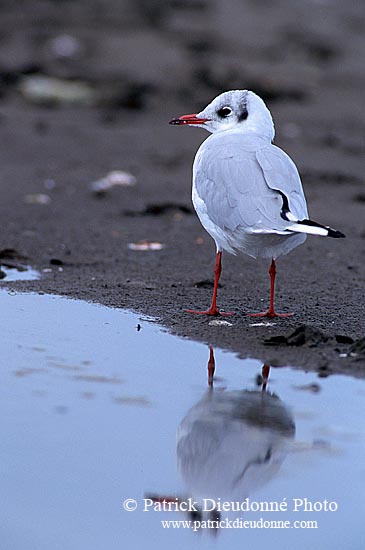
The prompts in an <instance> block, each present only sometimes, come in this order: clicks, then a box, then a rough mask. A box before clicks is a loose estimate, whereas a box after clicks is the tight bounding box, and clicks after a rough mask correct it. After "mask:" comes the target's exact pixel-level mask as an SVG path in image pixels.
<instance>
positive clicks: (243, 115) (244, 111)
mask: <svg viewBox="0 0 365 550" xmlns="http://www.w3.org/2000/svg"><path fill="white" fill-rule="evenodd" d="M247 117H248V111H247V107H246V104H245V103H244V104H243V105H242V107H241V111H240V113H239V115H238V117H237V118H238V121H239V122H242V120H246V118H247Z"/></svg>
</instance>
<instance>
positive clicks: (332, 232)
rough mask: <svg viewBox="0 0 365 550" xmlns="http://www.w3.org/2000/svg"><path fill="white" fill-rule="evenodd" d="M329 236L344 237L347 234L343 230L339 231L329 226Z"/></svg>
mask: <svg viewBox="0 0 365 550" xmlns="http://www.w3.org/2000/svg"><path fill="white" fill-rule="evenodd" d="M328 236H329V237H333V238H334V239H344V238H345V237H346V235H344V234H343V233H341V231H337V229H331V227H329V228H328Z"/></svg>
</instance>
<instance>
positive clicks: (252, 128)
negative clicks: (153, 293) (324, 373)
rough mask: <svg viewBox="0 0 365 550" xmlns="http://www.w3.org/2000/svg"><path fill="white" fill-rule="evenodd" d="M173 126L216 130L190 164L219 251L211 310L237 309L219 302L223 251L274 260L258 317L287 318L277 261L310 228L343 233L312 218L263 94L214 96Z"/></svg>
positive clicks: (200, 209) (199, 206)
mask: <svg viewBox="0 0 365 550" xmlns="http://www.w3.org/2000/svg"><path fill="white" fill-rule="evenodd" d="M170 124H177V125H186V124H188V125H190V126H198V127H201V128H205V129H206V130H208V132H211V133H212V135H211V136H209V137H208V139H206V140H205V141H204V142H203V143H202V145H201V146H200V147H199V149H198V152H197V154H196V156H195V160H194V165H193V189H192V199H193V204H194V208H195V210H196V213H197V214H198V217H199V219H200V221H201V223H202V225H203V227H204V228H205V229H206V231H207V232H208V233H209V234H210V235H211V236H212V237H213V239H214V241H215V244H216V249H217V255H216V262H215V268H214V275H215V276H214V290H213V298H212V304H211V306H210V308H209V309H208V310H206V311H195V310H187V311H189V312H190V313H199V314H207V315H232V313H223V312H220V311H219V309H218V308H217V303H216V300H217V290H218V282H219V277H220V274H221V270H222V251H223V250H226V251H227V252H230V253H231V254H236V253H237V252H243V253H245V254H248V255H249V256H252V257H253V258H271V265H270V269H269V273H270V280H271V285H270V306H269V309H268V310H267V311H265V312H263V313H254V314H251V315H253V316H265V317H286V316H290V315H293V314H292V313H283V314H279V313H276V312H275V309H274V288H275V275H276V264H275V260H276V259H277V258H278V257H279V256H280V255H282V254H287V253H288V252H290V251H291V250H293V248H295V247H296V246H298V245H300V244H302V243H303V242H304V241H305V239H306V236H307V234H308V235H320V236H324V237H327V236H328V237H336V238H339V237H344V236H345V235H344V234H343V233H341V232H340V231H336V230H334V229H331V228H330V227H327V226H324V225H321V224H319V223H317V222H314V221H312V220H310V219H308V212H307V204H306V200H305V196H304V192H303V188H302V184H301V181H300V176H299V174H298V170H297V168H296V166H295V164H294V162H293V161H292V160H291V158H290V157H289V156H288V155H287V154H286V153H284V151H282V150H281V149H279V148H278V147H276V146H275V145H273V144H272V141H273V139H274V135H275V131H274V123H273V120H272V117H271V114H270V111H269V110H268V108H267V107H266V105H265V103H264V102H263V100H262V99H261V98H260V97H259V96H258V95H256V94H255V93H254V92H251V91H248V90H232V91H229V92H225V93H223V94H221V95H219V96H218V97H216V98H215V99H214V100H213V101H212V102H211V103H210V104H209V105H208V106H207V107H206V108H205V109H203V111H201V112H200V113H198V114H191V115H183V116H181V117H179V118H175V119H173V120H171V121H170Z"/></svg>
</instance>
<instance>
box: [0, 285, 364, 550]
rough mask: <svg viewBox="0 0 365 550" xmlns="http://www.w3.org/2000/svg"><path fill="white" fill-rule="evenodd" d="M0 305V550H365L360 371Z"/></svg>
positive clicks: (86, 307) (31, 299)
mask: <svg viewBox="0 0 365 550" xmlns="http://www.w3.org/2000/svg"><path fill="white" fill-rule="evenodd" d="M0 311H1V359H2V366H1V384H0V418H1V421H0V441H1V457H2V458H1V468H0V509H1V516H2V521H1V524H0V540H1V548H2V549H4V550H24V549H27V550H33V549H34V550H61V549H62V550H84V549H85V550H94V549H95V550H97V549H98V550H99V549H100V548H107V549H108V550H117V549H122V548H130V549H136V550H137V549H140V548H151V549H153V550H154V549H156V550H157V549H159V550H161V549H162V550H163V549H166V550H167V549H168V550H171V548H174V549H186V548H189V549H192V548H199V549H202V550H203V549H208V548H209V549H210V548H217V549H220V548H227V547H231V548H250V549H251V548H255V549H260V548H270V549H271V550H275V549H279V548H280V549H281V550H282V549H284V550H285V549H286V548H290V547H292V546H295V549H296V550H301V549H307V548H314V549H317V548H321V549H331V550H333V549H339V550H340V549H341V550H343V548H345V547H347V548H349V549H352V550H357V549H359V550H360V548H363V547H364V546H363V545H364V542H363V540H364V534H365V533H364V531H365V528H364V522H363V511H364V501H363V498H364V479H365V460H364V459H365V425H364V420H363V415H364V410H365V383H364V382H363V381H361V380H355V379H352V378H350V377H344V376H332V377H329V378H318V377H317V376H316V375H315V374H313V373H304V372H302V371H297V370H293V369H290V368H281V369H274V368H271V369H270V368H269V366H268V365H265V366H264V368H263V363H262V362H261V361H258V360H254V359H247V360H240V359H238V358H236V357H235V356H234V355H233V354H231V353H227V352H223V351H220V350H214V352H213V350H210V349H209V348H208V347H207V346H204V345H202V344H198V343H195V342H191V341H188V340H184V339H179V338H177V337H173V336H171V335H169V334H167V333H166V332H164V331H163V330H162V329H161V328H160V327H159V326H157V325H156V324H155V323H153V322H152V320H147V319H142V320H141V318H140V317H139V316H138V315H136V314H134V313H130V312H124V311H121V310H115V309H111V308H106V307H102V306H98V305H94V304H89V303H85V302H81V301H76V300H68V299H65V298H60V297H54V296H39V295H35V294H14V293H9V292H7V291H6V290H4V289H3V290H1V291H0ZM212 330H229V328H227V327H212ZM214 369H215V372H214V375H213V371H214ZM262 375H263V376H264V378H262ZM267 377H268V380H266V378H267ZM265 503H266V504H265ZM264 506H269V508H266V509H264V508H263V507H264ZM270 506H271V508H270ZM169 507H170V509H171V510H174V509H178V511H169ZM126 508H127V509H130V511H128V510H126ZM134 508H135V509H134ZM163 508H165V511H154V510H157V509H163ZM187 508H190V512H185V511H184V510H186V509H187ZM329 508H331V510H330V509H329ZM274 509H275V510H277V511H268V510H274ZM132 510H133V511H132ZM310 510H312V511H310ZM325 510H328V511H325ZM166 521H167V522H168V521H171V523H165V524H163V523H162V522H166ZM173 521H175V522H179V521H181V522H180V523H175V524H173V523H172V522H173ZM182 521H191V523H190V524H189V526H188V524H183V523H182ZM194 522H195V523H194ZM209 522H210V524H209ZM234 522H235V523H234ZM244 522H246V526H245V524H244ZM270 522H271V523H270ZM273 522H276V523H273ZM278 522H279V523H278ZM294 522H297V523H294ZM218 524H219V525H220V526H221V528H220V529H217V525H218ZM284 524H285V525H286V528H281V529H279V528H273V525H276V526H278V525H284ZM164 525H165V527H164ZM168 525H169V527H168ZM269 525H271V527H269ZM233 526H235V527H236V528H233ZM255 526H256V528H255Z"/></svg>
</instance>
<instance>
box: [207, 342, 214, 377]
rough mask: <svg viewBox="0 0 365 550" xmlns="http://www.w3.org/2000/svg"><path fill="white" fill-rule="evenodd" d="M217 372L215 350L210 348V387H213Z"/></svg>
mask: <svg viewBox="0 0 365 550" xmlns="http://www.w3.org/2000/svg"><path fill="white" fill-rule="evenodd" d="M214 371H215V360H214V350H213V348H211V347H210V346H209V361H208V386H210V387H212V386H213V378H214Z"/></svg>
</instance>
